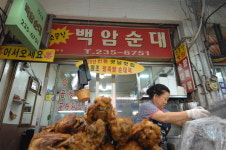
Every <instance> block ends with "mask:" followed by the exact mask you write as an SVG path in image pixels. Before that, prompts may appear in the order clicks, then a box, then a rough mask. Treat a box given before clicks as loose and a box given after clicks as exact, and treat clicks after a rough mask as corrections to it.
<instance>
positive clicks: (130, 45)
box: [49, 24, 173, 58]
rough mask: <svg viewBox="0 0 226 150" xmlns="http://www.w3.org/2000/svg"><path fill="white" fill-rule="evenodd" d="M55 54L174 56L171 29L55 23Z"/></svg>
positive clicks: (50, 44)
mask: <svg viewBox="0 0 226 150" xmlns="http://www.w3.org/2000/svg"><path fill="white" fill-rule="evenodd" d="M49 48H51V49H56V55H90V56H123V57H154V58H172V57H173V54H172V48H171V43H170V36H169V30H167V29H141V28H122V27H102V26H101V27H98V26H79V25H63V24H53V26H52V30H51V35H50V42H49Z"/></svg>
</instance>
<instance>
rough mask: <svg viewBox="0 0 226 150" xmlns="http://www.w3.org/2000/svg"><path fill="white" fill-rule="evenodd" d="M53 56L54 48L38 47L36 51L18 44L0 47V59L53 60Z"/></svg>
mask: <svg viewBox="0 0 226 150" xmlns="http://www.w3.org/2000/svg"><path fill="white" fill-rule="evenodd" d="M54 56H55V50H54V49H40V50H38V51H30V50H29V49H27V48H25V47H18V46H1V47H0V59H13V60H26V61H42V62H53V61H54Z"/></svg>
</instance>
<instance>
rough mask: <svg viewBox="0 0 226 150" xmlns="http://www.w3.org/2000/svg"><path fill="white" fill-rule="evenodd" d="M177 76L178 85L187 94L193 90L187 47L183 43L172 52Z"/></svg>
mask: <svg viewBox="0 0 226 150" xmlns="http://www.w3.org/2000/svg"><path fill="white" fill-rule="evenodd" d="M174 55H175V59H176V64H177V69H178V74H179V78H180V84H181V86H183V87H184V88H185V89H186V91H187V93H190V92H192V91H194V90H195V86H194V80H193V76H192V72H191V67H190V62H189V58H188V54H187V47H186V44H185V43H182V44H181V45H180V46H179V47H178V48H177V49H176V50H175V51H174Z"/></svg>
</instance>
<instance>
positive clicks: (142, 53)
mask: <svg viewBox="0 0 226 150" xmlns="http://www.w3.org/2000/svg"><path fill="white" fill-rule="evenodd" d="M84 52H85V54H86V55H116V56H117V55H124V56H150V52H149V51H142V50H124V51H118V50H105V49H104V50H103V49H96V50H93V49H84Z"/></svg>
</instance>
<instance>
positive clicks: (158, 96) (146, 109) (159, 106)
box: [137, 84, 210, 150]
mask: <svg viewBox="0 0 226 150" xmlns="http://www.w3.org/2000/svg"><path fill="white" fill-rule="evenodd" d="M147 94H148V95H149V98H150V101H147V102H144V103H142V104H141V105H140V108H139V111H138V118H137V122H140V121H142V120H143V119H148V120H150V121H152V122H153V123H155V124H157V125H158V126H159V127H161V134H162V142H161V143H160V146H161V147H162V148H163V149H164V150H167V146H166V142H167V138H166V136H167V134H168V133H169V130H170V128H171V124H174V125H178V126H183V124H184V123H185V122H186V121H188V120H191V119H199V118H203V117H207V116H209V115H210V112H209V111H207V110H205V109H204V108H202V107H197V108H194V109H190V110H186V111H181V112H169V111H168V110H167V109H165V106H166V104H167V102H168V99H169V97H170V90H169V88H168V87H166V86H165V85H163V84H156V85H153V86H151V87H150V88H148V90H147Z"/></svg>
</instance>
